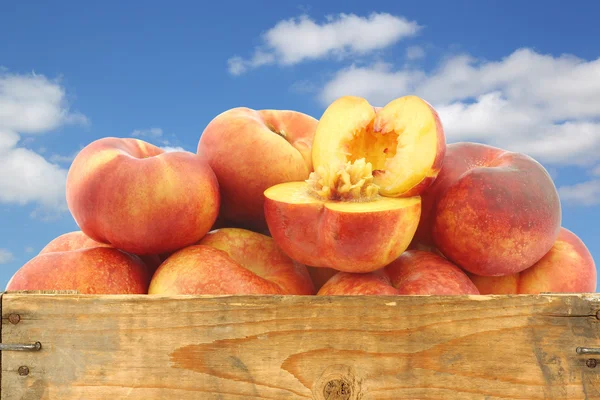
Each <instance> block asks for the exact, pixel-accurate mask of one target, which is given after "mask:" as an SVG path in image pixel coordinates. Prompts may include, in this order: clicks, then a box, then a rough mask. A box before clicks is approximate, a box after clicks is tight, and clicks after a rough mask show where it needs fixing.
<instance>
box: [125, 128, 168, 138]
mask: <svg viewBox="0 0 600 400" xmlns="http://www.w3.org/2000/svg"><path fill="white" fill-rule="evenodd" d="M162 135H163V130H162V129H161V128H149V129H136V130H134V131H133V132H131V136H133V137H151V138H159V137H161V136H162Z"/></svg>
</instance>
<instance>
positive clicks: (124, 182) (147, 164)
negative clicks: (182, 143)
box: [67, 137, 220, 255]
mask: <svg viewBox="0 0 600 400" xmlns="http://www.w3.org/2000/svg"><path fill="white" fill-rule="evenodd" d="M219 201H220V200H219V185H218V182H217V178H216V176H215V174H214V173H213V171H212V170H211V168H210V166H209V165H208V163H207V162H206V160H205V159H203V158H202V156H199V155H197V154H194V153H190V152H185V151H177V152H165V151H164V150H162V149H160V148H158V147H156V146H154V145H152V144H150V143H147V142H144V141H141V140H138V139H128V138H125V139H120V138H112V137H107V138H102V139H99V140H96V141H94V142H92V143H90V144H89V145H87V146H86V147H85V148H84V149H83V150H81V151H80V152H79V153H78V154H77V156H76V157H75V160H74V161H73V164H72V165H71V167H70V169H69V173H68V176H67V204H68V206H69V210H70V211H71V214H72V215H73V218H74V219H75V221H76V222H77V224H78V225H79V227H80V229H81V230H82V231H83V232H84V233H85V234H86V235H87V236H89V237H91V238H92V239H94V240H96V241H98V242H103V243H109V244H111V245H113V246H114V247H116V248H118V249H122V250H125V251H127V252H130V253H133V254H139V255H150V254H160V253H165V252H169V251H175V250H178V249H181V248H183V247H185V246H188V245H191V244H193V243H195V242H197V241H198V240H200V239H201V238H202V237H203V236H204V235H205V234H206V233H207V232H208V231H209V229H210V228H211V227H212V225H213V223H214V222H215V220H216V218H217V215H218V212H219Z"/></svg>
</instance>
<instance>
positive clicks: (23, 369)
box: [19, 365, 29, 376]
mask: <svg viewBox="0 0 600 400" xmlns="http://www.w3.org/2000/svg"><path fill="white" fill-rule="evenodd" d="M19 375H21V376H26V375H29V367H26V366H25V365H22V366H20V367H19Z"/></svg>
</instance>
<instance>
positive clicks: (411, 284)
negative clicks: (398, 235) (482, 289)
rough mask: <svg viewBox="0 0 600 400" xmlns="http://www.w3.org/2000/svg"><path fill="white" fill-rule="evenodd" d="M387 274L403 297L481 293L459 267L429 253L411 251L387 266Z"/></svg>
mask: <svg viewBox="0 0 600 400" xmlns="http://www.w3.org/2000/svg"><path fill="white" fill-rule="evenodd" d="M385 271H386V273H387V274H388V276H389V277H390V280H391V282H392V285H393V286H394V287H396V288H397V289H398V291H399V293H400V294H406V295H438V296H445V295H467V294H479V290H478V289H477V287H476V286H475V285H474V284H473V282H471V280H470V279H469V277H468V276H467V275H466V274H465V273H464V272H463V271H462V270H461V269H460V268H459V267H457V266H456V265H454V264H452V263H451V262H449V261H448V260H446V259H445V258H443V257H441V256H439V255H437V254H434V253H432V252H429V251H424V250H407V251H405V252H404V253H402V254H401V255H400V257H398V258H397V259H396V260H394V261H393V262H392V263H391V264H390V265H388V266H386V267H385Z"/></svg>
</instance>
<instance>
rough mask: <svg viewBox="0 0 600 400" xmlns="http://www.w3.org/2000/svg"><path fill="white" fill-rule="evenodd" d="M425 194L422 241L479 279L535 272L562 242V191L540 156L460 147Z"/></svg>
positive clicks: (448, 154) (455, 146)
mask: <svg viewBox="0 0 600 400" xmlns="http://www.w3.org/2000/svg"><path fill="white" fill-rule="evenodd" d="M443 165H444V166H443V168H442V171H441V172H440V174H439V175H438V177H437V179H436V180H435V182H434V184H433V185H432V186H431V187H430V188H429V189H428V190H427V191H426V192H425V193H424V194H423V196H422V197H423V212H422V217H421V221H420V225H419V229H418V232H417V233H416V234H415V240H417V241H420V242H422V243H426V242H427V241H429V242H431V241H433V244H435V246H436V247H437V248H438V249H439V250H440V251H441V252H442V253H443V254H444V256H446V257H447V258H448V259H449V260H452V261H453V262H454V263H456V264H458V265H459V266H460V267H462V268H464V269H465V270H467V271H470V272H472V273H474V274H478V275H485V276H499V275H510V274H514V273H517V272H519V271H522V270H524V269H526V268H529V267H531V266H532V265H533V264H534V263H535V262H537V261H538V260H539V259H540V258H542V257H543V256H544V254H546V253H547V252H548V251H549V250H550V248H551V247H552V245H553V244H554V241H555V240H556V238H557V236H558V233H559V230H560V225H561V216H562V213H561V205H560V200H559V197H558V193H557V191H556V187H555V186H554V183H553V181H552V179H551V177H550V175H549V174H548V172H547V171H546V170H545V169H544V167H543V166H542V165H541V164H540V163H538V162H537V161H535V160H534V159H533V158H531V157H529V156H527V155H525V154H520V153H514V152H509V151H505V150H502V149H499V148H496V147H492V146H488V145H484V144H478V143H466V142H461V143H452V144H449V145H448V147H447V149H446V157H445V158H444V164H443Z"/></svg>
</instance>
